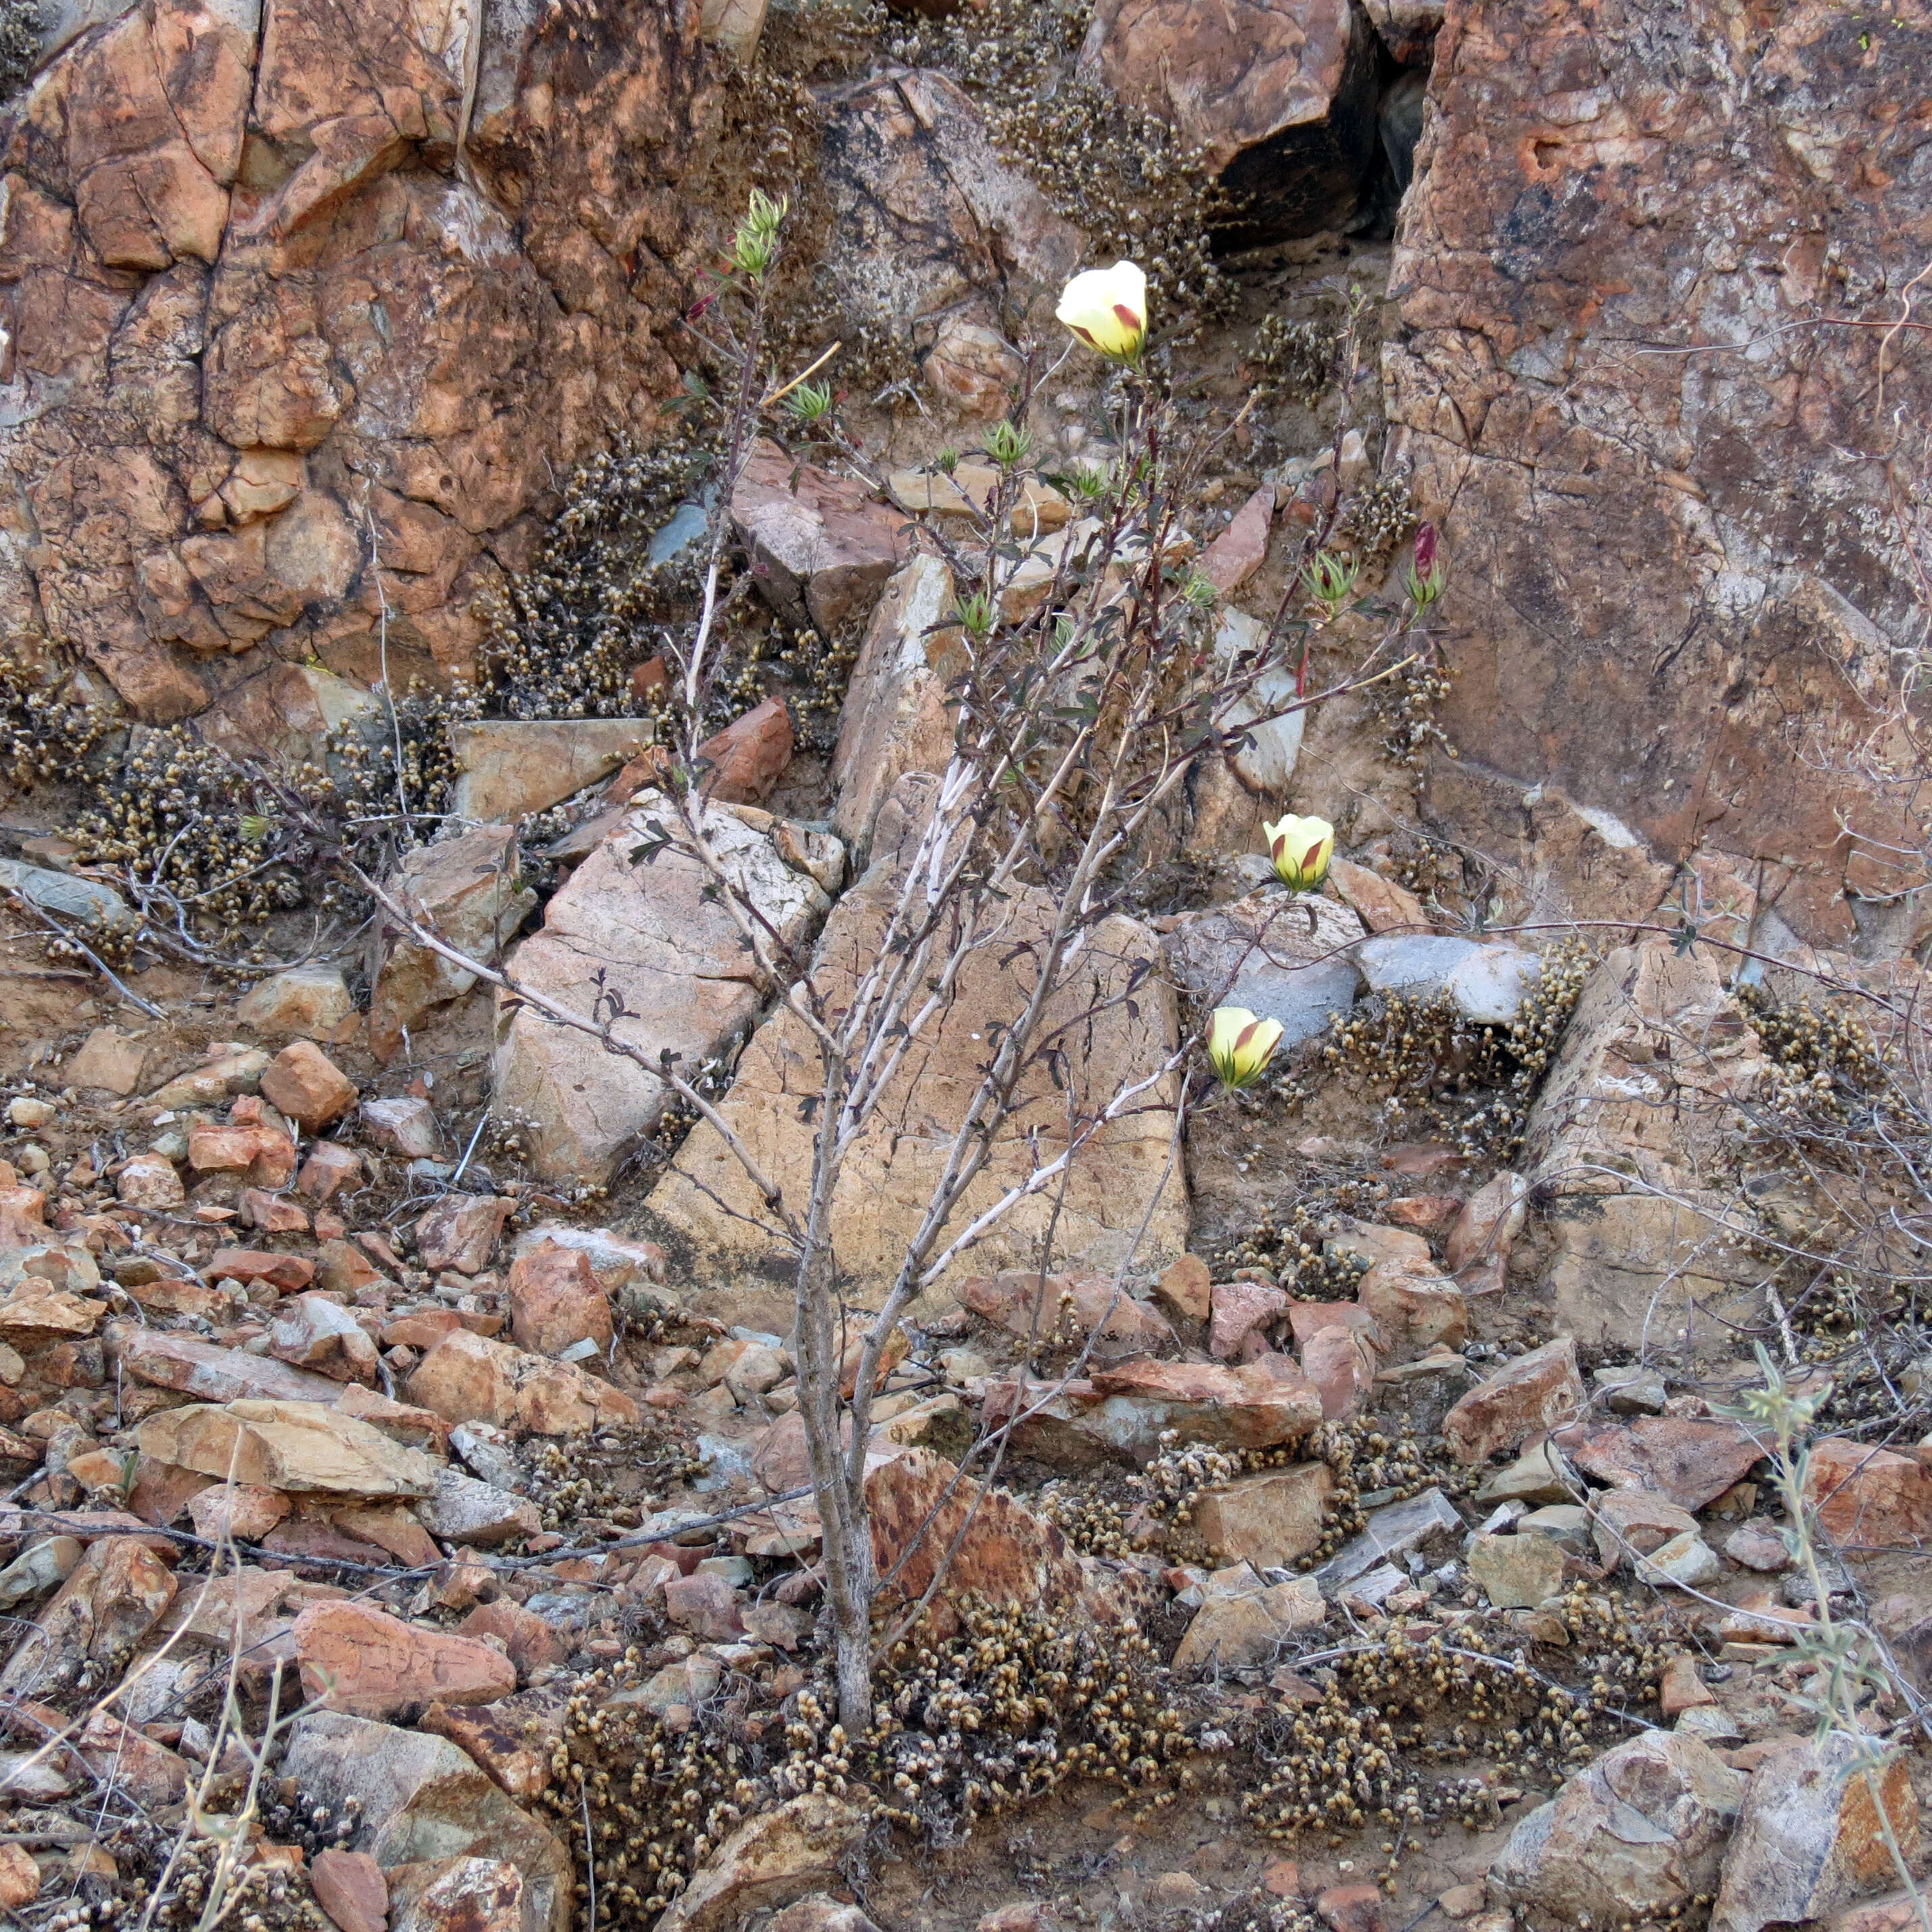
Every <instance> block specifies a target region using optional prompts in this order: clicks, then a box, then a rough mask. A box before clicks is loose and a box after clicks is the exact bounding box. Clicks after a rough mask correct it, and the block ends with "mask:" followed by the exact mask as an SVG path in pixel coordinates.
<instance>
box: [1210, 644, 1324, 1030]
mask: <svg viewBox="0 0 1932 1932" xmlns="http://www.w3.org/2000/svg"><path fill="white" fill-rule="evenodd" d="M1267 641H1268V626H1267V625H1265V624H1264V623H1262V622H1261V621H1260V619H1259V618H1255V617H1250V616H1249V615H1248V614H1247V612H1246V611H1245V610H1232V609H1231V610H1226V611H1223V613H1222V616H1221V627H1220V630H1219V631H1217V633H1216V634H1215V637H1214V649H1215V652H1216V653H1217V655H1218V656H1219V657H1220V659H1221V661H1222V664H1223V669H1224V670H1225V669H1226V667H1229V666H1230V665H1232V663H1233V662H1234V660H1235V657H1236V656H1237V655H1238V654H1239V653H1240V652H1244V651H1247V652H1256V651H1259V650H1260V649H1261V648H1262V646H1263V645H1264V644H1265V643H1266V642H1267ZM1292 703H1295V673H1294V672H1292V670H1289V669H1288V667H1286V665H1283V664H1277V665H1275V666H1274V667H1271V669H1269V670H1265V671H1263V672H1262V674H1261V676H1259V677H1258V678H1256V679H1255V682H1254V683H1253V686H1252V687H1251V688H1250V689H1249V690H1248V691H1245V692H1244V693H1243V694H1242V695H1241V696H1240V697H1237V698H1235V699H1234V700H1232V702H1231V703H1229V704H1228V705H1227V706H1225V707H1224V708H1223V710H1222V712H1221V713H1220V715H1219V716H1218V717H1217V718H1216V719H1215V723H1216V724H1218V725H1219V726H1220V727H1221V729H1222V730H1224V731H1228V732H1235V731H1243V732H1245V733H1246V735H1247V743H1246V744H1244V745H1243V746H1242V747H1241V749H1240V750H1239V751H1236V752H1235V770H1236V771H1238V772H1239V773H1240V774H1241V778H1242V779H1243V781H1244V782H1245V783H1247V784H1250V785H1252V786H1253V787H1254V788H1255V789H1256V790H1257V791H1264V792H1266V793H1268V795H1269V796H1271V797H1273V798H1280V797H1281V796H1283V795H1284V794H1285V793H1286V791H1287V790H1288V787H1289V784H1290V782H1291V781H1292V780H1293V778H1294V777H1295V765H1296V763H1297V762H1298V760H1300V758H1301V733H1302V727H1303V724H1304V721H1305V720H1306V719H1307V715H1308V714H1307V712H1306V711H1294V712H1289V714H1288V715H1286V716H1285V717H1284V716H1283V715H1281V712H1282V710H1283V706H1287V705H1290V704H1292ZM1236 1004H1241V1002H1239V1001H1237V1002H1236Z"/></svg>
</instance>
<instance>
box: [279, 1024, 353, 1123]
mask: <svg viewBox="0 0 1932 1932" xmlns="http://www.w3.org/2000/svg"><path fill="white" fill-rule="evenodd" d="M262 1092H263V1095H264V1096H265V1097H266V1098H267V1099H268V1100H271V1101H272V1102H273V1103H274V1104H275V1106H276V1107H277V1108H278V1109H280V1110H281V1112H283V1113H284V1114H286V1115H287V1116H288V1117H289V1118H290V1120H292V1121H300V1122H301V1124H302V1126H303V1127H306V1128H307V1129H308V1131H309V1132H310V1133H317V1132H319V1131H320V1130H321V1129H322V1128H323V1127H327V1126H328V1125H329V1123H330V1122H331V1121H338V1120H340V1119H341V1118H342V1116H343V1115H344V1114H346V1113H347V1112H348V1111H349V1110H350V1108H351V1107H353V1106H355V1104H356V1101H357V1100H358V1099H359V1097H360V1096H359V1094H358V1092H357V1091H356V1083H355V1082H353V1080H351V1079H350V1078H349V1077H348V1076H347V1074H345V1073H343V1072H342V1070H341V1068H339V1067H337V1066H336V1064H335V1062H334V1061H332V1060H331V1059H330V1058H329V1056H328V1055H326V1053H324V1052H323V1050H322V1049H321V1048H320V1047H319V1046H317V1045H316V1043H314V1040H291V1041H290V1043H289V1044H288V1045H287V1046H285V1047H284V1048H283V1049H282V1050H281V1052H280V1053H278V1054H277V1055H275V1058H274V1059H273V1060H272V1061H269V1066H268V1070H267V1071H266V1073H263V1076H262Z"/></svg>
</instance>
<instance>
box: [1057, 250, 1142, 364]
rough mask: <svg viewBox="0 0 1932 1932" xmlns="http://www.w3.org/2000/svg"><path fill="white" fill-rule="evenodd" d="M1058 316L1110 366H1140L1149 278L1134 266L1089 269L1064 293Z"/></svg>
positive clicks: (1127, 263) (1123, 265)
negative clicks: (1128, 364) (1137, 364)
mask: <svg viewBox="0 0 1932 1932" xmlns="http://www.w3.org/2000/svg"><path fill="white" fill-rule="evenodd" d="M1054 313H1055V315H1056V316H1057V317H1058V318H1059V320H1061V321H1062V322H1064V323H1065V324H1066V325H1067V327H1068V328H1069V329H1071V330H1073V333H1074V334H1075V335H1077V336H1079V338H1080V340H1081V341H1082V342H1084V343H1085V344H1086V345H1087V347H1088V348H1089V349H1091V350H1096V351H1097V352H1098V353H1100V355H1103V356H1106V358H1107V359H1108V361H1109V362H1122V363H1133V362H1139V360H1140V353H1141V344H1142V343H1143V342H1144V341H1146V339H1147V317H1148V302H1147V277H1146V275H1145V274H1144V273H1143V272H1142V270H1141V269H1140V268H1139V266H1137V265H1136V263H1132V262H1116V263H1115V264H1114V266H1112V268H1111V269H1086V270H1084V271H1083V272H1082V273H1081V274H1079V275H1076V276H1075V277H1074V278H1073V281H1070V282H1069V283H1068V284H1067V287H1065V289H1064V290H1062V291H1061V297H1060V306H1059V308H1057V309H1056V310H1055V311H1054Z"/></svg>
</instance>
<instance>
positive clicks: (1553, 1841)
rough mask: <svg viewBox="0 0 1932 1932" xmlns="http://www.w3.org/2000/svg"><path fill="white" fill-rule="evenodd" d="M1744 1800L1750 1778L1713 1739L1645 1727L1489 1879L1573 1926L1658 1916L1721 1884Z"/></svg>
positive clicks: (1514, 1847) (1520, 1901)
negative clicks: (1723, 1757)
mask: <svg viewBox="0 0 1932 1932" xmlns="http://www.w3.org/2000/svg"><path fill="white" fill-rule="evenodd" d="M1744 1802H1745V1780H1744V1779H1743V1778H1742V1777H1741V1776H1740V1775H1739V1774H1738V1773H1737V1772H1735V1771H1733V1770H1732V1769H1731V1768H1730V1766H1728V1765H1727V1764H1724V1763H1721V1761H1720V1760H1719V1759H1718V1757H1717V1754H1715V1752H1714V1751H1712V1749H1711V1748H1710V1747H1709V1745H1703V1744H1700V1743H1699V1742H1698V1741H1697V1739H1695V1738H1692V1737H1685V1736H1679V1735H1678V1734H1677V1733H1674V1732H1667V1731H1646V1733H1643V1736H1640V1737H1635V1738H1632V1739H1630V1741H1629V1742H1628V1743H1625V1744H1621V1745H1618V1746H1617V1747H1616V1749H1615V1750H1614V1751H1607V1752H1606V1753H1605V1754H1604V1756H1603V1757H1601V1758H1599V1759H1598V1760H1597V1761H1596V1763H1594V1764H1593V1765H1592V1766H1590V1767H1589V1769H1587V1770H1586V1771H1583V1772H1578V1773H1577V1775H1576V1776H1575V1777H1574V1778H1571V1779H1570V1780H1569V1781H1568V1782H1567V1783H1566V1784H1565V1785H1564V1787H1563V1788H1562V1790H1560V1791H1559V1792H1558V1793H1557V1794H1556V1796H1555V1797H1554V1798H1553V1799H1551V1800H1550V1802H1549V1803H1548V1804H1547V1805H1538V1807H1537V1808H1536V1809H1535V1811H1532V1813H1531V1814H1529V1817H1526V1819H1524V1820H1523V1822H1522V1823H1520V1825H1518V1826H1517V1828H1516V1829H1515V1830H1514V1832H1511V1834H1510V1838H1509V1842H1508V1844H1506V1845H1505V1846H1504V1847H1503V1849H1502V1854H1501V1855H1500V1856H1499V1858H1497V1860H1496V1864H1494V1865H1493V1867H1491V1868H1490V1882H1491V1883H1492V1884H1493V1885H1496V1886H1498V1887H1499V1888H1501V1890H1502V1893H1503V1894H1504V1895H1505V1897H1507V1898H1508V1899H1509V1900H1510V1901H1511V1903H1514V1904H1516V1905H1517V1906H1529V1907H1531V1908H1532V1909H1533V1910H1535V1911H1536V1912H1538V1914H1539V1915H1541V1914H1544V1913H1547V1914H1548V1915H1550V1917H1552V1918H1556V1919H1559V1920H1562V1921H1565V1923H1568V1924H1576V1923H1577V1922H1578V1921H1580V1920H1581V1919H1583V1918H1585V1917H1586V1916H1587V1917H1588V1918H1589V1919H1590V1920H1591V1921H1592V1922H1593V1923H1602V1922H1604V1921H1606V1920H1610V1919H1616V1918H1625V1917H1630V1916H1636V1917H1639V1918H1653V1917H1655V1918H1662V1917H1664V1915H1665V1914H1666V1913H1667V1912H1670V1911H1671V1910H1672V1909H1673V1907H1676V1908H1681V1907H1685V1906H1688V1905H1689V1904H1690V1903H1691V1900H1693V1899H1694V1898H1695V1897H1697V1895H1698V1894H1700V1892H1701V1893H1709V1892H1711V1891H1714V1890H1715V1888H1716V1882H1717V1876H1718V1863H1719V1861H1720V1860H1721V1858H1723V1856H1724V1843H1725V1841H1726V1839H1727V1838H1729V1837H1730V1831H1731V1827H1732V1826H1733V1824H1735V1823H1736V1820H1737V1816H1738V1813H1739V1809H1740V1808H1742V1805H1743V1804H1744ZM1753 1932H1755V1928H1753Z"/></svg>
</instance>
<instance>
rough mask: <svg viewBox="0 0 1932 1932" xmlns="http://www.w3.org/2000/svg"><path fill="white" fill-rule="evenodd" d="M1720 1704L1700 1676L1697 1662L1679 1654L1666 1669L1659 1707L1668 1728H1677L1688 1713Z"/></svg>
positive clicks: (1685, 1652)
mask: <svg viewBox="0 0 1932 1932" xmlns="http://www.w3.org/2000/svg"><path fill="white" fill-rule="evenodd" d="M1717 1701H1718V1697H1717V1693H1716V1692H1715V1691H1713V1690H1712V1688H1711V1687H1710V1686H1709V1685H1708V1684H1706V1682H1704V1680H1703V1678H1701V1677H1700V1676H1698V1675H1697V1658H1694V1657H1693V1656H1692V1655H1691V1654H1690V1652H1688V1651H1682V1652H1679V1654H1678V1655H1676V1656H1675V1657H1673V1658H1672V1659H1671V1660H1670V1662H1669V1663H1668V1664H1666V1665H1665V1666H1664V1676H1663V1677H1662V1678H1661V1679H1660V1680H1659V1682H1658V1687H1657V1704H1658V1711H1659V1712H1660V1713H1661V1715H1662V1716H1663V1718H1664V1722H1665V1723H1666V1724H1675V1723H1676V1721H1677V1720H1678V1719H1679V1718H1681V1717H1682V1715H1684V1713H1685V1712H1686V1711H1692V1710H1695V1709H1697V1708H1698V1707H1699V1706H1700V1705H1705V1704H1715V1703H1716V1702H1717Z"/></svg>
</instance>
